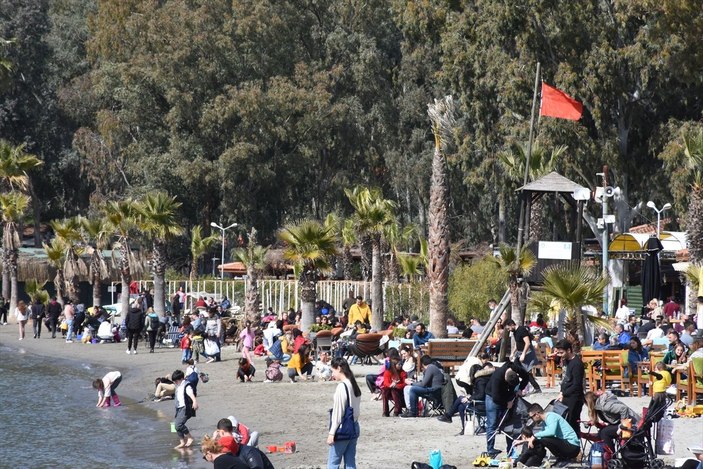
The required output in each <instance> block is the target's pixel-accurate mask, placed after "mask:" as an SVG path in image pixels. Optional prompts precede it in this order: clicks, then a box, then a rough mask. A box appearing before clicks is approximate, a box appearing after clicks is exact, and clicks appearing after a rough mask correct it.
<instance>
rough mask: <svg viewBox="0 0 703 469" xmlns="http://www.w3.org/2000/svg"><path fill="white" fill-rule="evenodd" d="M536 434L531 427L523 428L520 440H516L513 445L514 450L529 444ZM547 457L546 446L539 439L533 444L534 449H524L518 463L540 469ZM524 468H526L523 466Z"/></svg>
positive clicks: (527, 446) (526, 446) (527, 447)
mask: <svg viewBox="0 0 703 469" xmlns="http://www.w3.org/2000/svg"><path fill="white" fill-rule="evenodd" d="M533 435H534V433H533V432H532V428H530V427H523V428H522V433H520V438H518V439H517V440H515V442H514V443H513V448H515V447H516V446H517V445H521V444H524V443H527V442H528V441H529V439H530V438H532V436H533ZM546 455H547V450H546V449H545V448H544V446H543V445H542V444H541V443H540V442H539V440H538V439H535V440H534V441H533V442H532V448H530V447H529V445H525V447H524V448H523V449H522V453H521V454H520V457H519V458H518V460H517V462H518V463H522V464H524V465H525V466H527V467H531V466H535V467H539V466H541V465H542V461H543V460H544V457H545V456H546ZM521 467H524V466H521Z"/></svg>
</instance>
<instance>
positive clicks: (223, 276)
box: [210, 221, 237, 280]
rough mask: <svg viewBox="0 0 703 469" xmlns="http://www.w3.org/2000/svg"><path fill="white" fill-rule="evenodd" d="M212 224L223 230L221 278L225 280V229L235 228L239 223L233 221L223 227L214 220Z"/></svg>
mask: <svg viewBox="0 0 703 469" xmlns="http://www.w3.org/2000/svg"><path fill="white" fill-rule="evenodd" d="M210 226H212V227H213V228H217V229H218V230H220V231H221V232H222V257H220V280H224V278H225V269H224V265H225V231H227V230H229V229H230V228H234V227H235V226H237V224H236V223H232V224H231V225H229V226H228V227H227V228H222V227H221V226H220V225H218V224H217V223H215V222H214V221H213V222H211V223H210Z"/></svg>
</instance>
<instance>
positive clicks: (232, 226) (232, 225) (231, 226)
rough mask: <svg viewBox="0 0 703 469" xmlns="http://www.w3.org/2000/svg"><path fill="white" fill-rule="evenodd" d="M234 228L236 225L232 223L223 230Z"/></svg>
mask: <svg viewBox="0 0 703 469" xmlns="http://www.w3.org/2000/svg"><path fill="white" fill-rule="evenodd" d="M235 226H237V224H236V223H232V224H231V225H229V226H228V227H227V228H225V230H229V229H230V228H234V227H235Z"/></svg>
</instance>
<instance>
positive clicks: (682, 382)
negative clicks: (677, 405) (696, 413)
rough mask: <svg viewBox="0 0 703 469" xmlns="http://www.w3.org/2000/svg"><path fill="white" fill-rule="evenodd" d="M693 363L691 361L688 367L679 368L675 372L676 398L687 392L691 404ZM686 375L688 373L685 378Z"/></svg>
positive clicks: (678, 398)
mask: <svg viewBox="0 0 703 469" xmlns="http://www.w3.org/2000/svg"><path fill="white" fill-rule="evenodd" d="M692 364H693V363H689V365H688V367H686V368H679V369H677V370H676V371H674V374H675V376H676V400H677V401H678V400H680V399H681V394H682V393H685V394H686V399H687V400H688V403H689V404H691V383H690V377H691V368H692V367H691V365H692ZM684 375H688V376H687V377H686V378H685V379H684V377H683V376H684Z"/></svg>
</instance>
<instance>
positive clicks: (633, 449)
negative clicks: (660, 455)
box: [608, 396, 672, 469]
mask: <svg viewBox="0 0 703 469" xmlns="http://www.w3.org/2000/svg"><path fill="white" fill-rule="evenodd" d="M666 402H667V404H666V405H662V406H660V407H654V408H652V409H651V412H647V414H646V415H645V416H644V417H643V418H642V420H641V421H640V423H639V425H638V426H637V428H635V429H633V430H632V436H631V437H630V438H629V439H627V440H624V441H622V442H621V444H620V447H619V448H618V449H617V450H616V451H615V452H614V453H613V455H612V456H611V458H610V461H608V469H625V468H631V469H636V468H641V467H647V468H651V469H661V468H663V467H664V465H665V464H664V461H662V460H661V459H657V455H656V453H655V452H654V446H653V445H652V426H653V425H654V424H655V423H656V422H658V421H659V420H661V419H662V417H663V416H664V414H665V413H666V409H667V408H668V407H669V405H670V404H671V402H672V399H671V398H670V397H669V396H667V401H666Z"/></svg>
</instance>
